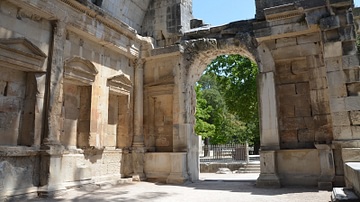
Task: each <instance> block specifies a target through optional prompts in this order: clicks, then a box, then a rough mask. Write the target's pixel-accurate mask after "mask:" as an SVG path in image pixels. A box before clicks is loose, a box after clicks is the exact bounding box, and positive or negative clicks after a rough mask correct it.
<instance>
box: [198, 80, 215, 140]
mask: <svg viewBox="0 0 360 202" xmlns="http://www.w3.org/2000/svg"><path fill="white" fill-rule="evenodd" d="M200 89H201V85H197V86H196V87H195V91H196V101H197V102H196V113H195V117H196V125H195V132H196V134H198V135H200V136H202V137H204V138H209V137H212V136H214V134H215V125H213V124H211V123H209V122H208V119H209V118H210V113H211V111H212V110H213V109H212V107H211V106H210V105H208V103H207V101H206V99H204V97H203V93H202V91H201V90H200Z"/></svg>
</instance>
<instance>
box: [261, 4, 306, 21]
mask: <svg viewBox="0 0 360 202" xmlns="http://www.w3.org/2000/svg"><path fill="white" fill-rule="evenodd" d="M264 14H265V18H266V20H267V21H275V20H283V19H287V18H292V17H295V16H301V15H304V9H303V8H302V7H297V6H296V5H295V4H294V3H289V4H283V5H280V6H274V7H270V8H265V9H264Z"/></svg>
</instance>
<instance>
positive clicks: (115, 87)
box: [107, 74, 133, 95]
mask: <svg viewBox="0 0 360 202" xmlns="http://www.w3.org/2000/svg"><path fill="white" fill-rule="evenodd" d="M107 86H109V90H110V92H111V93H115V94H119V95H124V94H125V95H129V94H130V92H131V90H132V86H133V84H132V82H131V80H130V79H129V78H128V77H126V76H125V75H124V74H120V75H117V76H114V77H111V78H109V79H108V80H107Z"/></svg>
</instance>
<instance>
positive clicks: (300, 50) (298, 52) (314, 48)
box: [273, 43, 341, 60]
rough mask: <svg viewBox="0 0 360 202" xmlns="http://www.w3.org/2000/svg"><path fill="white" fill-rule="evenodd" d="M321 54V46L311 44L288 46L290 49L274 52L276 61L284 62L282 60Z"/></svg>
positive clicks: (284, 48)
mask: <svg viewBox="0 0 360 202" xmlns="http://www.w3.org/2000/svg"><path fill="white" fill-rule="evenodd" d="M340 45H341V43H340ZM320 53H321V49H320V45H319V44H314V43H309V44H301V45H297V46H288V47H283V48H279V49H276V50H274V51H273V56H274V59H275V60H282V59H291V58H298V57H306V56H310V55H318V54H320ZM340 55H341V54H340Z"/></svg>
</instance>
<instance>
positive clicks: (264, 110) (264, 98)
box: [184, 34, 280, 185]
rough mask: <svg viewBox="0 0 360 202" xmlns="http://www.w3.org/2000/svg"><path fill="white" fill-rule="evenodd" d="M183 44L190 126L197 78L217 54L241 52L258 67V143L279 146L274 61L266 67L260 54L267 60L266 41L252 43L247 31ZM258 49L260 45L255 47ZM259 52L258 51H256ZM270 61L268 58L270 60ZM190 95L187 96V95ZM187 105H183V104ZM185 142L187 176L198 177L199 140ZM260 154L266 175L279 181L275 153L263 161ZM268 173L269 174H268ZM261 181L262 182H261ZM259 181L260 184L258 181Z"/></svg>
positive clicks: (269, 55) (185, 101)
mask: <svg viewBox="0 0 360 202" xmlns="http://www.w3.org/2000/svg"><path fill="white" fill-rule="evenodd" d="M184 44H185V47H186V49H185V53H186V55H185V63H187V65H186V67H188V68H186V72H185V73H186V76H187V77H186V80H184V84H185V86H184V87H185V89H186V91H185V92H186V93H187V94H186V96H185V97H187V99H184V103H185V106H189V109H191V110H187V113H186V119H185V120H187V121H188V123H189V124H190V125H191V126H192V127H193V126H194V122H195V118H194V113H195V107H196V98H195V96H196V94H195V91H194V86H195V83H196V82H197V81H198V80H199V78H200V76H201V75H202V73H203V71H204V70H205V68H206V67H207V65H208V64H210V62H211V61H212V60H213V59H214V58H215V57H216V56H218V55H223V54H240V55H243V56H246V57H248V58H249V59H251V60H252V61H254V62H256V63H257V64H258V67H259V76H258V92H259V100H260V103H259V105H260V106H259V109H260V128H261V130H260V131H261V146H262V148H264V149H265V148H267V149H269V150H275V149H279V135H278V119H277V105H276V94H275V93H276V92H275V82H274V67H275V65H274V63H273V64H271V63H270V64H266V68H265V67H264V65H263V64H262V63H261V58H262V57H267V60H268V59H269V58H270V59H271V58H272V56H271V54H270V52H269V50H268V49H267V47H266V45H260V46H258V44H255V43H254V40H252V37H251V35H250V34H244V35H237V36H236V37H233V38H228V39H224V38H222V39H221V40H216V39H204V38H202V39H197V40H190V41H187V42H185V43H184ZM258 49H262V50H261V51H258ZM259 52H260V53H261V54H258V53H259ZM270 61H271V60H270ZM189 98H190V99H189ZM185 109H186V108H185ZM191 131H192V134H191V135H190V137H193V141H194V142H197V141H198V140H196V135H195V134H194V130H191ZM194 145H196V144H189V145H188V161H189V164H188V167H189V168H188V169H189V171H190V172H189V173H190V179H192V180H196V179H198V177H199V176H198V174H199V162H198V159H197V156H198V144H197V145H196V146H195V149H194V148H193V146H194ZM264 160H265V159H264V158H262V161H263V164H262V166H263V167H264V166H266V165H270V167H267V173H266V176H267V179H266V181H271V183H275V184H278V185H280V182H279V179H278V177H277V176H276V171H275V166H274V164H275V154H274V153H273V152H270V153H269V154H268V155H267V158H266V161H268V160H270V163H269V164H268V163H264ZM269 176H270V178H269ZM260 183H261V182H260ZM260 183H259V184H260Z"/></svg>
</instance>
